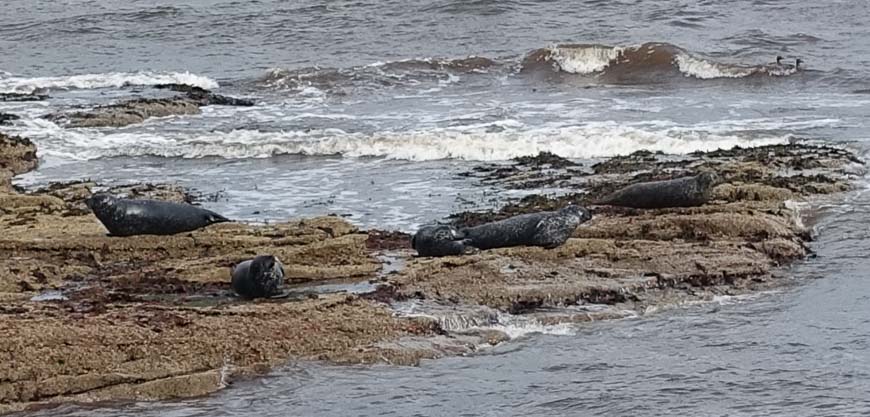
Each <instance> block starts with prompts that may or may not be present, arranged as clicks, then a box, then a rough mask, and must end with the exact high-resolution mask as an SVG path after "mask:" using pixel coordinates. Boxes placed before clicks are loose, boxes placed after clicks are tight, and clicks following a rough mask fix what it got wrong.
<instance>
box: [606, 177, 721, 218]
mask: <svg viewBox="0 0 870 417" xmlns="http://www.w3.org/2000/svg"><path fill="white" fill-rule="evenodd" d="M718 182H719V176H718V175H716V173H715V172H703V173H701V174H698V175H695V176H693V177H683V178H677V179H673V180H666V181H651V182H641V183H637V184H632V185H629V186H627V187H623V188H620V189H619V190H616V191H614V192H613V193H611V194H610V195H608V196H606V197H604V198H602V199H601V200H599V201H598V202H597V204H601V205H610V206H622V207H633V208H648V209H651V208H667V207H694V206H700V205H703V204H705V203H707V202H708V201H710V195H711V194H712V191H713V187H715V186H716V184H717V183H718Z"/></svg>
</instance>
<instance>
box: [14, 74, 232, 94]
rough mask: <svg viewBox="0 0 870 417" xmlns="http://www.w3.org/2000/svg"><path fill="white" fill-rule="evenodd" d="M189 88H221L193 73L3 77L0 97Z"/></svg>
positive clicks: (209, 79) (208, 79)
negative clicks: (41, 91)
mask: <svg viewBox="0 0 870 417" xmlns="http://www.w3.org/2000/svg"><path fill="white" fill-rule="evenodd" d="M173 83H174V84H187V85H192V86H196V87H202V88H205V89H208V90H212V89H215V88H218V83H217V81H215V80H212V79H211V78H208V77H205V76H202V75H197V74H193V73H190V72H165V73H158V72H147V71H143V72H110V73H105V74H81V75H71V76H64V77H33V78H26V77H15V76H9V77H0V93H32V92H34V91H36V90H37V89H46V88H48V89H72V88H77V89H94V88H110V87H115V88H117V87H122V86H125V85H155V84H173Z"/></svg>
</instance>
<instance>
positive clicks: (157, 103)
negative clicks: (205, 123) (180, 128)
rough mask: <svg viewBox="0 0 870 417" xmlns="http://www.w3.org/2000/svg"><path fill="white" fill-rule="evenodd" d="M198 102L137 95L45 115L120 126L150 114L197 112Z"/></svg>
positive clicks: (83, 124)
mask: <svg viewBox="0 0 870 417" xmlns="http://www.w3.org/2000/svg"><path fill="white" fill-rule="evenodd" d="M199 106H200V105H199V104H198V103H196V102H194V101H191V100H188V99H187V98H138V99H133V100H128V101H125V102H122V103H118V104H109V105H106V106H99V107H95V108H93V109H91V110H89V111H78V112H71V113H55V114H51V115H48V116H47V117H46V118H47V119H48V120H51V121H52V122H55V123H58V124H63V125H65V126H66V127H123V126H127V125H131V124H136V123H142V122H144V121H145V120H146V119H148V118H151V117H166V116H178V115H190V114H199V113H200V109H199Z"/></svg>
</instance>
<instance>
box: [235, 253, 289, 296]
mask: <svg viewBox="0 0 870 417" xmlns="http://www.w3.org/2000/svg"><path fill="white" fill-rule="evenodd" d="M232 276H233V281H232V282H233V290H234V291H235V292H236V294H238V295H239V296H241V297H244V298H265V297H275V296H280V295H282V292H281V287H283V286H284V266H283V265H282V264H281V261H279V260H278V258H276V257H274V256H272V255H260V256H257V257H255V258H254V259H248V260H247V261H243V262H240V263H239V264H238V265H236V266H235V267H234V268H233V271H232Z"/></svg>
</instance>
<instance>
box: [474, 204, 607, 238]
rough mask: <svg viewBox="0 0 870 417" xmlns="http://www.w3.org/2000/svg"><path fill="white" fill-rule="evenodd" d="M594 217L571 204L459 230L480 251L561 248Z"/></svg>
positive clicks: (587, 211)
mask: <svg viewBox="0 0 870 417" xmlns="http://www.w3.org/2000/svg"><path fill="white" fill-rule="evenodd" d="M591 218H592V214H590V213H589V210H586V209H585V208H583V207H580V206H575V205H569V206H566V207H563V208H562V209H560V210H558V211H542V212H539V213H529V214H521V215H519V216H514V217H510V218H507V219H504V220H499V221H497V222H492V223H486V224H482V225H479V226H474V227H468V228H465V229H462V230H460V231H459V234H460V235H462V236H463V237H464V238H465V239H466V240H467V243H466V245H470V246H473V247H475V248H478V249H493V248H506V247H511V246H542V247H544V248H547V249H552V248H556V247H559V246H561V245H562V244H563V243H565V241H567V240H568V238H569V237H571V235H572V234H574V230H575V229H576V228H577V226H579V225H580V224H581V223H583V222H586V221H588V220H590V219H591Z"/></svg>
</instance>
